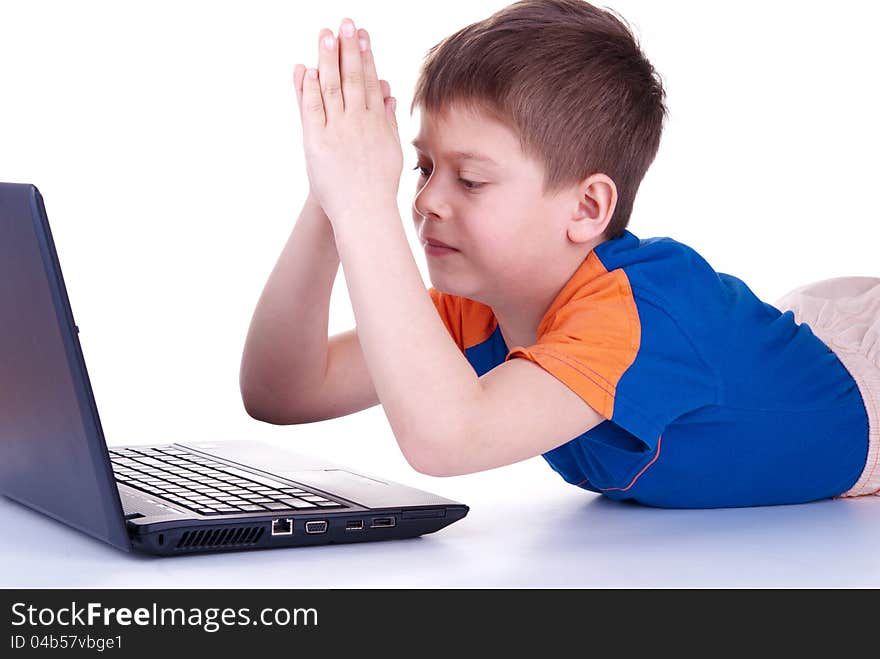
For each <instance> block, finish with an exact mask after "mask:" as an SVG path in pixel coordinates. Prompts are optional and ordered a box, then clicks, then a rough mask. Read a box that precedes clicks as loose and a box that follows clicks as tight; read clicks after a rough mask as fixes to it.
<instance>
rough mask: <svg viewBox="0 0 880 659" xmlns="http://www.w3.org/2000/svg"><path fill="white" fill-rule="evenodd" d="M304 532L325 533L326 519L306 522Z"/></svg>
mask: <svg viewBox="0 0 880 659" xmlns="http://www.w3.org/2000/svg"><path fill="white" fill-rule="evenodd" d="M306 533H327V520H324V519H321V520H315V521H312V522H306Z"/></svg>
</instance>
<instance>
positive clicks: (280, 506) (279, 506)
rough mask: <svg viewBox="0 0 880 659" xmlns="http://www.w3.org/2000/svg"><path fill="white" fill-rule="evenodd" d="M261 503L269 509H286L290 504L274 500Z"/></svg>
mask: <svg viewBox="0 0 880 659" xmlns="http://www.w3.org/2000/svg"><path fill="white" fill-rule="evenodd" d="M263 505H264V506H265V507H266V508H268V509H269V510H287V509H288V508H290V507H291V506H288V505H286V504H283V503H276V502H272V503H264V504H263Z"/></svg>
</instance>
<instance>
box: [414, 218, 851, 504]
mask: <svg viewBox="0 0 880 659" xmlns="http://www.w3.org/2000/svg"><path fill="white" fill-rule="evenodd" d="M429 293H430V295H431V298H432V300H433V301H434V304H435V305H436V307H437V310H438V312H439V313H440V316H441V318H442V319H443V321H444V323H445V324H446V327H447V329H448V330H449V332H450V334H451V335H452V337H453V338H454V339H455V341H456V342H457V343H458V345H459V348H460V349H461V350H462V351H463V352H464V354H465V356H466V357H467V359H468V361H469V362H470V364H471V365H472V366H473V367H474V370H475V371H476V372H477V375H478V376H480V375H483V374H484V373H486V372H487V371H489V370H491V369H493V368H494V367H495V366H498V365H499V364H501V363H503V362H505V361H506V360H508V359H515V358H520V359H529V360H531V361H533V362H534V363H536V364H538V365H539V366H541V367H542V368H544V369H545V370H547V371H548V372H550V373H551V374H553V375H554V376H555V377H556V378H557V379H559V380H560V381H561V382H563V383H565V384H566V385H567V386H569V387H570V388H571V389H572V390H573V391H574V392H575V393H577V394H578V395H579V396H580V397H581V398H582V399H583V400H584V401H585V402H586V403H588V404H589V405H590V406H591V407H592V408H593V409H595V410H596V411H597V412H598V413H599V414H601V415H602V416H603V417H604V418H605V419H606V421H604V422H602V423H600V424H599V425H598V426H596V427H595V428H593V429H591V430H590V431H588V432H586V433H584V434H583V435H580V436H578V437H575V438H574V439H572V440H571V441H569V442H567V443H565V444H563V445H561V446H559V447H557V448H555V449H553V450H551V451H548V452H546V453H544V454H543V457H544V458H545V459H546V461H547V462H548V463H549V464H550V466H551V467H552V468H553V469H554V470H555V471H556V472H557V473H558V474H559V475H560V476H561V477H562V478H563V479H565V480H566V481H567V482H569V483H571V484H573V485H577V486H579V487H582V488H584V489H587V490H590V491H593V492H599V493H602V494H604V495H606V496H608V497H611V498H613V499H617V500H625V499H633V500H636V501H639V502H641V503H644V504H648V505H652V506H663V507H674V508H716V507H732V506H755V505H773V504H789V503H802V502H806V501H813V500H816V499H823V498H829V497H832V496H836V495H839V494H841V493H843V492H845V491H847V490H848V489H849V488H850V487H852V486H853V485H854V484H855V482H856V481H857V480H858V478H859V477H860V476H861V473H862V470H863V468H864V466H865V461H866V459H867V452H868V417H867V413H866V410H865V406H864V403H863V401H862V397H861V394H860V393H859V390H858V387H857V385H856V383H855V381H854V380H853V378H852V376H851V375H850V374H849V372H848V371H847V370H846V368H845V367H844V366H843V364H842V363H841V362H840V360H839V359H838V358H837V356H836V355H835V354H834V353H833V352H832V351H831V350H830V349H829V348H828V347H827V346H826V345H825V344H824V343H823V342H822V341H821V340H820V339H818V338H817V337H816V336H815V335H814V334H813V332H812V330H811V329H810V327H809V326H808V325H806V324H801V325H798V324H797V323H795V321H794V315H793V314H792V312H791V311H787V312H785V313H781V312H780V311H779V310H778V309H776V308H775V307H773V306H771V305H769V304H766V303H764V302H762V301H761V300H759V299H758V298H757V297H756V296H755V294H754V293H752V291H751V290H750V289H749V288H748V286H746V285H745V284H744V283H743V282H742V281H740V280H739V279H737V278H736V277H732V276H730V275H726V274H720V273H717V272H715V270H713V269H712V267H711V266H710V265H709V264H708V263H707V262H706V261H705V260H704V259H703V258H702V257H701V256H700V255H699V254H697V253H696V252H695V251H694V250H693V249H691V248H690V247H688V246H686V245H684V244H682V243H679V242H677V241H675V240H672V239H670V238H652V239H647V240H639V239H638V238H637V237H636V236H634V235H633V234H632V233H631V232H629V231H626V232H625V233H624V235H623V236H621V237H619V238H617V239H615V240H611V241H607V242H605V243H602V244H601V245H599V246H597V247H596V248H595V249H594V250H593V251H592V252H591V253H590V254H589V255H588V256H587V258H586V259H585V260H584V262H583V264H582V265H581V266H580V267H579V269H578V270H577V272H575V274H574V275H573V276H572V277H571V279H570V280H569V281H568V283H567V284H566V285H565V286H564V287H563V289H562V290H561V291H560V293H559V294H558V295H557V297H556V299H555V300H554V301H553V302H552V304H551V305H550V307H549V308H548V310H547V312H546V313H545V315H544V317H543V319H542V321H541V324H540V325H539V326H538V333H537V343H536V344H534V345H533V346H527V347H523V346H515V347H512V348H509V347H508V346H507V345H505V343H504V339H503V337H502V336H501V331H500V329H499V327H498V323H497V320H496V319H495V316H494V314H493V313H492V310H491V308H490V307H488V306H486V305H483V304H480V303H478V302H475V301H473V300H469V299H466V298H462V297H458V296H454V295H449V294H446V293H442V292H440V291H437V290H436V289H434V288H430V289H429Z"/></svg>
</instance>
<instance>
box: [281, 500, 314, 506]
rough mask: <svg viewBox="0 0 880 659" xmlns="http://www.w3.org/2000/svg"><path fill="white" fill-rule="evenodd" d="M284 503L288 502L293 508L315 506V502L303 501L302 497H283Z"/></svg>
mask: <svg viewBox="0 0 880 659" xmlns="http://www.w3.org/2000/svg"><path fill="white" fill-rule="evenodd" d="M281 501H282V502H283V503H286V504H287V505H288V506H290V507H291V508H314V507H315V504H313V503H309V502H308V501H303V500H301V499H282V500H281Z"/></svg>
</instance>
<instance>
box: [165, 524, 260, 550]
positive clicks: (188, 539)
mask: <svg viewBox="0 0 880 659" xmlns="http://www.w3.org/2000/svg"><path fill="white" fill-rule="evenodd" d="M264 531H265V529H264V528H263V527H262V526H220V527H213V528H212V527H209V528H206V529H199V530H196V531H186V532H185V533H184V534H183V535H182V536H180V540H179V541H178V542H177V546H176V547H175V548H174V549H175V550H183V549H201V548H204V547H230V546H233V545H238V546H246V545H255V544H257V542H259V540H260V538H261V537H263V532H264Z"/></svg>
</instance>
